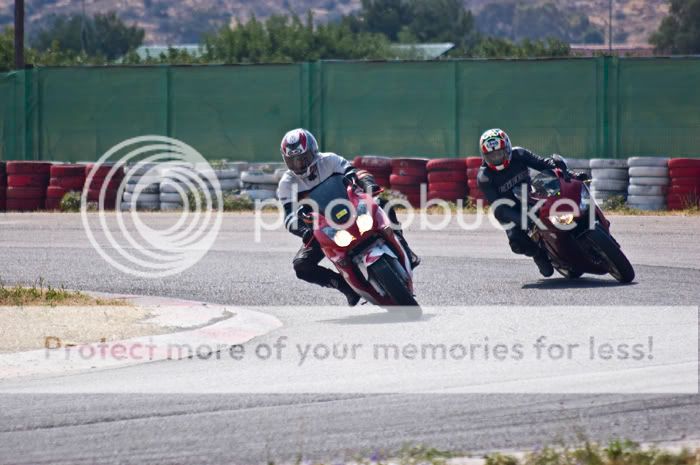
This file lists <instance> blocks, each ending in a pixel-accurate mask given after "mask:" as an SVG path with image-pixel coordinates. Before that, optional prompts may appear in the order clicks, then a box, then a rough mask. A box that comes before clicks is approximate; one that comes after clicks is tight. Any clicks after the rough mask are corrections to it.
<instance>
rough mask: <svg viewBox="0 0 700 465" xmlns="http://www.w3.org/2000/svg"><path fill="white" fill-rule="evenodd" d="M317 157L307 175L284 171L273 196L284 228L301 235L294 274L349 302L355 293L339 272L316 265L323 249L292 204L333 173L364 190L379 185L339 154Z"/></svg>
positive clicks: (392, 216) (374, 189)
mask: <svg viewBox="0 0 700 465" xmlns="http://www.w3.org/2000/svg"><path fill="white" fill-rule="evenodd" d="M318 157H319V158H318V160H317V161H316V162H315V163H314V164H313V165H312V167H311V170H310V174H309V175H308V176H299V175H297V174H295V173H294V172H292V171H291V170H287V172H286V173H284V175H283V176H282V179H281V180H280V182H279V186H278V188H277V197H278V198H279V199H280V202H281V203H282V205H283V207H284V215H285V219H284V224H285V227H286V228H287V230H288V231H289V232H291V233H292V234H294V235H296V236H299V237H301V238H302V239H303V241H304V243H303V244H302V246H301V248H300V249H299V251H298V252H297V254H296V255H295V257H294V260H293V261H292V264H293V266H294V271H295V273H296V275H297V277H298V278H299V279H302V280H304V281H307V282H310V283H313V284H318V285H320V286H323V287H332V288H335V289H338V290H340V291H341V292H343V294H345V295H346V297H348V302H350V301H351V298H350V296H349V293H352V294H355V293H354V291H353V290H352V289H351V288H350V286H349V285H348V284H347V283H346V282H345V280H344V279H343V278H342V277H341V276H340V274H339V273H337V272H335V271H333V270H330V269H328V268H326V267H323V266H320V265H319V262H320V261H321V260H323V258H324V255H323V251H322V250H321V247H320V245H319V244H318V242H317V241H316V240H315V239H313V231H312V230H311V228H310V227H309V226H308V225H307V224H305V223H304V222H303V221H302V220H300V219H299V217H298V216H297V211H296V203H297V201H298V200H299V199H302V198H304V196H305V195H306V193H308V192H309V191H310V190H312V189H313V188H314V187H316V186H318V185H319V184H321V183H322V182H323V181H325V180H326V179H328V178H329V177H330V176H333V175H334V174H341V175H344V176H354V177H355V179H356V180H357V183H358V185H359V186H360V187H362V188H363V189H364V190H365V191H367V192H369V191H372V192H377V191H378V190H379V186H378V185H377V184H376V182H375V181H374V177H372V175H370V174H369V173H367V172H361V173H359V175H358V172H357V171H356V170H355V168H354V167H353V166H352V165H351V164H350V163H349V162H348V161H347V160H346V159H344V158H343V157H341V156H340V155H337V154H335V153H330V152H327V153H319V155H318ZM379 204H380V206H382V207H384V205H383V202H379ZM385 211H386V213H387V215H388V216H389V219H390V221H391V222H392V223H393V225H394V226H395V232H396V234H397V236H398V238H399V240H401V242H402V245H403V246H404V247H405V248H406V251H407V252H408V253H409V254H411V256H412V257H415V255H414V254H413V253H412V252H411V249H410V248H408V244H407V243H406V241H405V239H404V238H403V235H402V233H401V230H400V229H397V228H398V225H399V222H398V219H397V218H396V213H395V212H394V210H393V209H392V208H389V209H388V210H385ZM415 264H416V265H417V264H418V259H417V257H415Z"/></svg>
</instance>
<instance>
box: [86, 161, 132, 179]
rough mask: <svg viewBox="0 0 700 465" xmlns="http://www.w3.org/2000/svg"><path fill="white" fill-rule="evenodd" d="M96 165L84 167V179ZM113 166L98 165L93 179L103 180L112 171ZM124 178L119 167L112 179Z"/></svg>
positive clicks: (91, 164)
mask: <svg viewBox="0 0 700 465" xmlns="http://www.w3.org/2000/svg"><path fill="white" fill-rule="evenodd" d="M95 165H97V163H88V164H87V165H85V177H88V176H89V175H90V171H92V168H93V167H94V166H95ZM113 167H114V165H110V164H106V165H100V166H99V167H98V168H97V171H95V175H94V177H95V178H105V177H107V175H108V174H109V172H110V171H111V170H112V168H113ZM123 177H124V168H123V167H120V168H119V170H117V172H116V173H114V175H113V176H112V179H114V178H119V179H121V178H123Z"/></svg>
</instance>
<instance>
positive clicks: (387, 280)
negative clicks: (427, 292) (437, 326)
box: [368, 255, 423, 319]
mask: <svg viewBox="0 0 700 465" xmlns="http://www.w3.org/2000/svg"><path fill="white" fill-rule="evenodd" d="M400 268H401V265H399V262H398V260H397V259H396V258H394V257H389V256H387V255H384V256H383V257H381V258H380V259H379V260H377V261H376V262H374V263H373V264H372V265H370V267H369V270H368V272H369V275H370V276H371V278H372V279H374V280H375V281H376V282H377V283H379V285H380V286H381V287H382V289H384V291H385V292H386V293H387V294H388V295H389V296H390V297H391V298H392V300H393V301H394V303H395V304H396V305H398V306H401V307H409V308H408V309H404V313H405V314H406V316H407V317H409V318H411V319H418V318H420V317H421V315H422V314H423V311H422V310H421V308H420V306H419V305H418V302H417V301H416V299H415V297H413V294H412V293H411V291H410V290H409V289H408V286H406V283H404V281H403V279H401V273H400V271H399V270H400Z"/></svg>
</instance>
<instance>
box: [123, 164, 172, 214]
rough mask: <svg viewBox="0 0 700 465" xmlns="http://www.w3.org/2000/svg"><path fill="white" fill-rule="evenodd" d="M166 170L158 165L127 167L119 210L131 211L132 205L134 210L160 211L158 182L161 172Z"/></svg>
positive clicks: (161, 165)
mask: <svg viewBox="0 0 700 465" xmlns="http://www.w3.org/2000/svg"><path fill="white" fill-rule="evenodd" d="M168 169H169V168H168V167H167V166H165V167H164V166H163V164H158V163H137V164H135V165H132V166H129V167H127V169H126V173H125V176H126V186H124V193H123V194H122V198H121V200H120V205H119V206H120V210H122V211H128V210H131V208H132V204H133V205H134V206H135V207H136V210H160V182H161V180H162V173H163V171H167V170H168ZM137 192H138V195H135V194H137Z"/></svg>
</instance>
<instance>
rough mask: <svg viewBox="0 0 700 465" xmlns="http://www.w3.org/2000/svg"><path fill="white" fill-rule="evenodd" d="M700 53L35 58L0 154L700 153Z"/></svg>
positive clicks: (19, 84) (3, 117) (15, 89)
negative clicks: (196, 63)
mask: <svg viewBox="0 0 700 465" xmlns="http://www.w3.org/2000/svg"><path fill="white" fill-rule="evenodd" d="M699 83H700V59H696V58H676V59H673V58H648V59H647V58H619V59H618V58H611V57H599V58H586V59H563V60H515V61H513V60H464V61H437V62H317V63H303V64H292V65H257V66H252V65H251V66H200V67H177V66H174V67H109V68H99V67H95V68H37V69H32V70H28V71H25V72H17V73H7V74H2V75H0V143H1V145H0V158H3V159H44V160H67V161H68V160H70V161H81V160H94V159H97V158H98V157H99V156H101V155H102V154H103V153H104V152H105V151H107V150H108V149H109V148H110V147H112V146H113V145H114V144H116V143H118V142H121V141H122V140H124V139H127V138H130V137H134V136H137V135H146V134H159V135H168V136H171V137H176V138H178V139H181V140H183V141H185V142H187V143H188V144H190V145H192V146H193V147H195V148H196V149H198V150H199V151H200V152H201V153H202V154H203V155H204V156H205V157H207V158H210V159H218V158H228V159H238V160H274V159H276V158H277V157H278V156H279V155H278V152H277V150H278V144H279V140H280V138H281V136H282V134H283V133H284V132H285V131H286V130H288V129H290V128H293V127H297V126H305V127H308V128H309V129H311V130H312V131H313V132H315V133H316V135H317V136H318V138H319V139H320V142H321V145H322V147H323V148H324V149H325V150H333V151H336V152H338V153H341V154H344V155H346V156H348V157H351V156H354V155H357V154H368V153H374V154H387V155H405V156H425V157H440V156H469V155H474V154H475V153H476V145H477V141H478V137H479V135H480V134H481V132H482V131H483V130H485V129H487V128H490V127H496V126H498V127H502V128H503V129H505V130H506V131H507V132H508V133H509V134H510V135H511V137H512V139H513V140H514V143H515V144H517V145H522V146H526V147H529V148H532V149H533V150H535V151H537V152H539V153H543V154H549V153H552V152H559V153H562V154H564V155H567V156H574V157H596V156H603V157H616V158H619V157H627V156H635V155H646V156H700V84H699Z"/></svg>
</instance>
